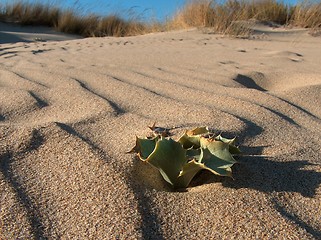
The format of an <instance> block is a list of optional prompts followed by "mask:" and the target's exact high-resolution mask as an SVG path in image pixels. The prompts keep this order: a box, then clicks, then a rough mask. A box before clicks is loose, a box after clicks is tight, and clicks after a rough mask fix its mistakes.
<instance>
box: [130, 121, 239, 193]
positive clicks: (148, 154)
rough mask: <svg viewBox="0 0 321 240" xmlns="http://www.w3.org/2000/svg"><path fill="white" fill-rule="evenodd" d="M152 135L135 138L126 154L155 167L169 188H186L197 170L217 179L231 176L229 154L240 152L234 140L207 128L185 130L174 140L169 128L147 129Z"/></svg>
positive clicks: (232, 163) (232, 161) (153, 127)
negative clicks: (134, 143)
mask: <svg viewBox="0 0 321 240" xmlns="http://www.w3.org/2000/svg"><path fill="white" fill-rule="evenodd" d="M150 129H151V130H152V131H153V135H152V136H150V137H145V138H138V137H136V145H135V146H134V147H133V149H132V150H131V151H129V153H136V154H137V156H138V158H139V159H140V160H141V161H143V162H146V163H148V164H151V165H152V166H153V167H155V168H157V169H158V170H159V172H160V174H161V175H162V177H163V178H164V180H165V181H166V182H168V183H169V184H170V185H171V186H172V187H173V188H186V187H188V185H189V184H190V182H191V180H192V179H193V178H194V177H195V175H196V174H197V173H198V172H200V171H201V170H203V169H205V170H208V171H210V172H212V173H213V174H216V175H219V176H227V177H232V169H231V167H232V166H233V165H234V164H235V163H236V160H235V159H234V158H233V155H237V154H240V153H241V151H240V150H239V148H238V147H237V146H235V138H233V139H228V138H223V137H222V136H221V135H218V136H215V135H214V134H213V133H212V132H210V131H209V129H208V128H207V127H198V128H195V129H192V130H187V131H186V132H185V133H184V134H183V135H182V136H181V137H180V138H179V139H178V141H175V140H173V139H172V138H171V137H170V135H171V134H170V129H166V128H161V127H156V126H155V124H154V125H153V126H152V127H150Z"/></svg>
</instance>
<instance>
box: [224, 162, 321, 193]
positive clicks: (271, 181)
mask: <svg viewBox="0 0 321 240" xmlns="http://www.w3.org/2000/svg"><path fill="white" fill-rule="evenodd" d="M238 162H239V164H236V165H235V167H234V169H233V177H234V180H228V181H224V182H223V185H224V186H226V187H230V188H235V189H239V188H251V189H255V190H258V191H260V192H265V193H269V192H297V193H300V194H301V195H302V196H304V197H310V198H311V197H313V196H314V195H315V193H316V189H317V188H318V186H319V185H320V184H321V173H320V172H316V171H313V170H306V169H304V167H308V166H313V165H314V164H312V163H309V162H308V161H302V160H296V161H286V162H281V161H276V160H275V159H274V158H269V157H261V156H240V157H239V158H238Z"/></svg>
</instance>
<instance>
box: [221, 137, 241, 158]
mask: <svg viewBox="0 0 321 240" xmlns="http://www.w3.org/2000/svg"><path fill="white" fill-rule="evenodd" d="M215 139H216V140H218V141H221V142H224V143H227V144H228V145H229V151H230V153H231V154H240V153H241V150H240V149H239V148H238V147H236V146H235V139H236V138H232V139H228V138H224V137H222V136H221V134H220V135H218V136H217V137H215Z"/></svg>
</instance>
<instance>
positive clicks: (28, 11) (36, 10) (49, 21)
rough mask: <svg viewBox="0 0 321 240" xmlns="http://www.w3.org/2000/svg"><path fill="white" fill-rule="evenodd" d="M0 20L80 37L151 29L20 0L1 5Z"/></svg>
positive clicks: (130, 22) (116, 18) (141, 31)
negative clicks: (44, 27) (51, 28)
mask: <svg viewBox="0 0 321 240" xmlns="http://www.w3.org/2000/svg"><path fill="white" fill-rule="evenodd" d="M1 19H2V20H5V21H10V22H17V23H20V24H22V25H42V26H49V27H54V28H55V29H56V30H58V31H61V32H64V33H70V34H78V35H81V36H84V37H96V36H97V37H102V36H117V37H121V36H130V35H137V34H143V33H145V32H147V31H151V30H152V28H151V24H147V23H146V24H145V23H141V22H140V21H139V20H138V19H132V20H124V19H122V18H120V17H118V16H116V15H110V16H107V17H98V16H96V15H88V16H81V15H79V14H76V13H75V12H74V11H71V10H61V9H59V8H57V7H54V6H52V5H49V4H47V5H44V4H39V3H37V4H31V3H28V2H23V1H20V2H15V3H13V4H7V5H6V6H1V13H0V20H1Z"/></svg>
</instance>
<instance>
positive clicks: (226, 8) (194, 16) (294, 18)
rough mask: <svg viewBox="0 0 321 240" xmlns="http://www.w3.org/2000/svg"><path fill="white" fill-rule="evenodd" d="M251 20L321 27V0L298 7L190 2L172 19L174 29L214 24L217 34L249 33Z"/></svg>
mask: <svg viewBox="0 0 321 240" xmlns="http://www.w3.org/2000/svg"><path fill="white" fill-rule="evenodd" d="M249 20H256V21H261V22H262V21H263V22H271V23H276V24H280V25H287V26H296V27H304V28H313V29H314V28H320V27H321V2H320V1H319V2H308V1H305V2H302V3H299V4H297V5H295V6H291V5H286V4H284V3H282V2H280V1H276V0H252V1H250V0H227V1H225V2H224V3H221V4H219V3H217V2H215V1H210V0H195V1H189V2H188V3H187V4H186V5H185V6H184V7H183V8H182V9H181V10H180V11H179V12H178V13H176V15H175V16H174V17H173V19H172V20H171V25H172V26H173V27H174V28H189V27H210V28H212V29H213V30H214V32H217V33H225V34H232V35H242V34H246V33H248V30H249V29H248V28H247V26H248V24H249Z"/></svg>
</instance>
